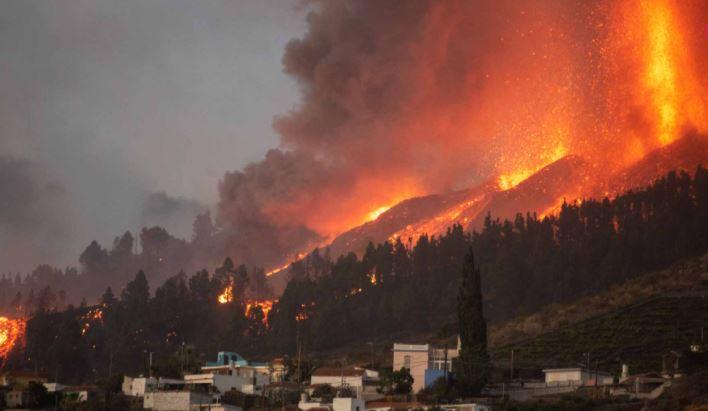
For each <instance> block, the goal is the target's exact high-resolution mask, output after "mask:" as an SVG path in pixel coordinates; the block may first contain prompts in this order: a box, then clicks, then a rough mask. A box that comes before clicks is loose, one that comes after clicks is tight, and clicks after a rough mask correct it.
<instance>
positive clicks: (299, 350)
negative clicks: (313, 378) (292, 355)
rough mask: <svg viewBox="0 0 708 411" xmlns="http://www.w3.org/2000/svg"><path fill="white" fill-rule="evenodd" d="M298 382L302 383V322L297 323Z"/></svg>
mask: <svg viewBox="0 0 708 411" xmlns="http://www.w3.org/2000/svg"><path fill="white" fill-rule="evenodd" d="M296 337H297V384H298V385H300V383H301V381H300V360H301V355H300V354H301V352H302V343H301V341H300V322H298V323H297V334H296Z"/></svg>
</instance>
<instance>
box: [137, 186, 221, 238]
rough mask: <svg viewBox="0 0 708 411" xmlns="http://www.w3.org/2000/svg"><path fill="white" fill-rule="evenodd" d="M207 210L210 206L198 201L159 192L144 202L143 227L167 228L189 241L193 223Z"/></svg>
mask: <svg viewBox="0 0 708 411" xmlns="http://www.w3.org/2000/svg"><path fill="white" fill-rule="evenodd" d="M207 210H208V206H206V205H204V204H202V203H200V202H199V201H197V200H193V199H189V198H185V197H180V196H171V195H169V194H167V193H165V192H164V191H157V192H153V193H150V194H149V195H148V196H147V198H146V199H145V200H144V201H143V210H142V218H141V221H142V223H141V225H143V226H149V225H158V226H161V227H165V228H167V229H168V231H169V232H170V233H172V234H173V235H175V236H176V237H178V238H185V239H189V238H190V236H191V235H192V222H193V221H194V219H195V218H196V217H197V215H199V214H200V213H203V212H205V211H207Z"/></svg>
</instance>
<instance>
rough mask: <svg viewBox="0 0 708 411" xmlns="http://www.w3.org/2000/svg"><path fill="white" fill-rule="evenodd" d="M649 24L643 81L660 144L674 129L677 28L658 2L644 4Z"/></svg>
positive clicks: (673, 137)
mask: <svg viewBox="0 0 708 411" xmlns="http://www.w3.org/2000/svg"><path fill="white" fill-rule="evenodd" d="M646 9H647V10H646V12H647V20H648V23H649V24H648V26H649V53H648V54H649V62H648V64H647V70H646V74H645V83H646V86H647V89H648V90H649V92H650V94H651V96H652V101H653V104H654V108H655V109H656V111H657V114H658V123H659V124H658V133H659V135H658V138H659V141H660V142H661V144H662V145H665V144H668V143H670V142H672V141H673V140H674V139H675V138H676V137H677V133H676V131H677V130H676V129H677V126H678V124H677V118H676V117H677V89H676V68H675V59H674V58H673V57H672V50H671V48H672V45H673V44H675V40H674V36H676V35H677V34H675V33H676V32H677V31H676V30H675V27H673V24H672V21H671V20H672V18H671V11H670V10H669V8H668V7H667V5H666V4H665V3H663V2H660V1H651V2H647V4H646Z"/></svg>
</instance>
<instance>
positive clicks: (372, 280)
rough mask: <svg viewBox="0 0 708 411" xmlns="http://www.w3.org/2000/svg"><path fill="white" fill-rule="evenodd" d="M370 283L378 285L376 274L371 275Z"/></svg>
mask: <svg viewBox="0 0 708 411" xmlns="http://www.w3.org/2000/svg"><path fill="white" fill-rule="evenodd" d="M369 281H370V282H371V285H376V283H377V279H376V273H371V275H369Z"/></svg>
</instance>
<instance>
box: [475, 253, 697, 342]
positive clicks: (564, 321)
mask: <svg viewBox="0 0 708 411" xmlns="http://www.w3.org/2000/svg"><path fill="white" fill-rule="evenodd" d="M707 288H708V254H704V255H703V256H702V257H698V258H692V259H689V260H686V261H681V262H678V263H676V264H674V265H672V266H671V267H670V268H667V269H665V270H661V271H657V272H653V273H648V274H645V275H642V276H639V277H637V278H634V279H631V280H629V281H626V282H624V283H622V284H617V285H616V286H613V287H612V288H611V289H610V290H609V291H607V292H603V293H600V294H597V295H593V296H589V297H585V298H582V299H580V300H578V301H576V302H575V303H572V304H551V305H548V306H545V307H543V308H542V309H541V310H539V311H538V312H536V313H534V314H531V315H524V316H520V317H518V318H516V319H514V320H511V321H508V322H505V323H503V324H498V325H496V326H493V327H491V329H490V335H489V340H490V344H491V345H492V346H503V345H507V344H510V343H513V342H515V341H520V340H523V339H527V338H532V337H535V336H537V335H539V334H541V333H548V332H552V331H556V330H558V329H561V328H563V327H565V326H568V325H569V324H575V323H578V322H580V321H584V320H587V319H590V318H593V317H596V316H601V315H604V314H608V313H610V312H613V311H615V310H619V309H622V308H624V307H627V306H631V305H634V304H639V303H643V302H646V301H647V300H650V299H653V298H657V297H660V296H670V295H692V294H699V295H705V294H706V290H707Z"/></svg>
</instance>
